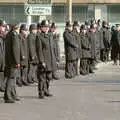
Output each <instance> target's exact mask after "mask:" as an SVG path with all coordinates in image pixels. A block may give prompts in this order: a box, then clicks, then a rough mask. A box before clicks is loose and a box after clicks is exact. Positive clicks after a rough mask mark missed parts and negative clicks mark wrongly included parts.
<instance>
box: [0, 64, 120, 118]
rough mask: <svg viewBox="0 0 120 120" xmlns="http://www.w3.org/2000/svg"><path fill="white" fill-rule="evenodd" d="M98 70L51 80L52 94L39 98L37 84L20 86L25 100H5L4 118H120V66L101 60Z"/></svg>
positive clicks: (1, 112)
mask: <svg viewBox="0 0 120 120" xmlns="http://www.w3.org/2000/svg"><path fill="white" fill-rule="evenodd" d="M98 67H99V69H98V70H95V74H90V75H87V76H77V77H76V78H74V79H71V80H69V79H65V78H64V71H62V70H60V71H59V75H60V77H61V79H60V80H58V81H52V82H51V93H52V94H53V95H54V96H53V97H51V98H45V99H44V100H40V99H38V93H37V84H34V85H31V86H29V87H23V88H17V92H18V94H19V96H20V97H21V101H20V102H17V103H15V104H5V103H4V102H3V93H0V97H1V98H0V120H120V66H114V65H113V64H112V62H109V63H107V64H104V63H102V64H99V65H98Z"/></svg>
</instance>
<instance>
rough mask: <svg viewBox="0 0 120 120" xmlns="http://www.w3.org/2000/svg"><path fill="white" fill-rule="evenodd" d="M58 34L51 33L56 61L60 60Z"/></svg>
mask: <svg viewBox="0 0 120 120" xmlns="http://www.w3.org/2000/svg"><path fill="white" fill-rule="evenodd" d="M59 39H60V37H59V35H57V34H53V42H54V46H53V47H54V54H55V58H56V62H60V46H59Z"/></svg>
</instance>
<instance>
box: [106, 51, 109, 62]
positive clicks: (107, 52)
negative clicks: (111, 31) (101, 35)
mask: <svg viewBox="0 0 120 120" xmlns="http://www.w3.org/2000/svg"><path fill="white" fill-rule="evenodd" d="M109 52H110V50H109V49H105V61H106V62H107V61H109Z"/></svg>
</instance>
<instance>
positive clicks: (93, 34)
mask: <svg viewBox="0 0 120 120" xmlns="http://www.w3.org/2000/svg"><path fill="white" fill-rule="evenodd" d="M88 35H89V40H90V42H91V58H92V59H96V48H97V47H96V39H97V35H96V32H89V33H88Z"/></svg>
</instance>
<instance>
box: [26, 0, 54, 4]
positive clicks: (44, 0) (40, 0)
mask: <svg viewBox="0 0 120 120" xmlns="http://www.w3.org/2000/svg"><path fill="white" fill-rule="evenodd" d="M51 1H52V0H28V1H27V3H28V4H51Z"/></svg>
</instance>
